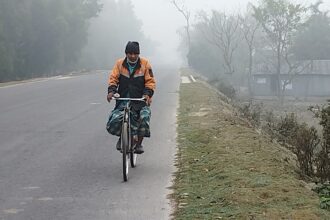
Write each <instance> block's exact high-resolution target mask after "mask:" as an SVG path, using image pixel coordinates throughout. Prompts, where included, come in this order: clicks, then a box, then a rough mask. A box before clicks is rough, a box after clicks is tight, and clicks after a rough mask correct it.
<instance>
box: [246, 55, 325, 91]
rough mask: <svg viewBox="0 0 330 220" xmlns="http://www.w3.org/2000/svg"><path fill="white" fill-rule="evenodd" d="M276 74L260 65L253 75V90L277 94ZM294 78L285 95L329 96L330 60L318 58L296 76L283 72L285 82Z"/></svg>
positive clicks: (282, 77)
mask: <svg viewBox="0 0 330 220" xmlns="http://www.w3.org/2000/svg"><path fill="white" fill-rule="evenodd" d="M268 72H269V71H268ZM276 78H277V75H276V74H270V73H267V70H266V69H265V68H264V67H262V66H259V67H258V68H257V71H256V73H255V74H253V75H252V80H251V83H252V86H251V87H252V91H253V94H254V95H256V96H274V95H276ZM290 78H292V80H291V83H289V84H287V85H286V89H285V93H284V94H285V95H287V96H295V97H310V96H321V97H325V96H329V97H330V60H316V61H313V62H312V64H311V65H310V68H308V69H306V70H305V71H304V72H302V73H300V74H297V75H295V76H292V75H288V74H281V75H280V79H281V82H282V85H283V82H285V81H287V80H289V79H290Z"/></svg>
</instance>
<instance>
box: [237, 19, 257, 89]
mask: <svg viewBox="0 0 330 220" xmlns="http://www.w3.org/2000/svg"><path fill="white" fill-rule="evenodd" d="M240 22H241V29H242V32H243V36H244V39H245V42H246V44H247V46H248V50H249V67H248V88H249V94H250V95H251V94H252V88H251V77H252V71H253V52H254V50H255V35H256V32H257V30H258V28H259V27H260V24H259V23H258V22H257V21H256V20H255V19H254V18H253V17H251V16H249V15H248V14H247V15H245V16H240Z"/></svg>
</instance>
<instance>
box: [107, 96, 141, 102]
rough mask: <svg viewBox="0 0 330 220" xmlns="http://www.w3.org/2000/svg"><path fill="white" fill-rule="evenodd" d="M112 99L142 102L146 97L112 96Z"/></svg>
mask: <svg viewBox="0 0 330 220" xmlns="http://www.w3.org/2000/svg"><path fill="white" fill-rule="evenodd" d="M111 99H112V100H117V101H141V102H144V101H145V100H146V99H145V98H144V97H142V98H115V97H112V98H111Z"/></svg>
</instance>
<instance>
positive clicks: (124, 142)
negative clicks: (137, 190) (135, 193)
mask: <svg viewBox="0 0 330 220" xmlns="http://www.w3.org/2000/svg"><path fill="white" fill-rule="evenodd" d="M122 126H123V127H122V132H121V149H122V152H123V153H122V154H123V178H124V181H125V182H126V181H127V180H128V163H129V162H128V161H129V160H130V159H129V158H130V155H129V137H128V135H129V134H128V124H127V122H123V125H122Z"/></svg>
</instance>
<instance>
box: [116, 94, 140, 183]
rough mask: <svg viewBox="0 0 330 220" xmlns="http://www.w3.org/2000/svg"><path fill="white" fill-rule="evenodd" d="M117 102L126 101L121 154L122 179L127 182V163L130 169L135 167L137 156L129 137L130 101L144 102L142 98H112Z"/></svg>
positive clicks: (131, 138)
mask: <svg viewBox="0 0 330 220" xmlns="http://www.w3.org/2000/svg"><path fill="white" fill-rule="evenodd" d="M112 99H114V100H117V101H127V103H126V106H125V108H124V115H123V121H122V131H121V149H122V154H123V177H124V181H125V182H126V181H127V180H128V161H129V160H130V162H131V167H135V166H136V160H137V154H136V153H134V146H135V143H134V140H133V137H132V135H131V133H132V132H131V115H130V114H131V101H145V99H144V98H112Z"/></svg>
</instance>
